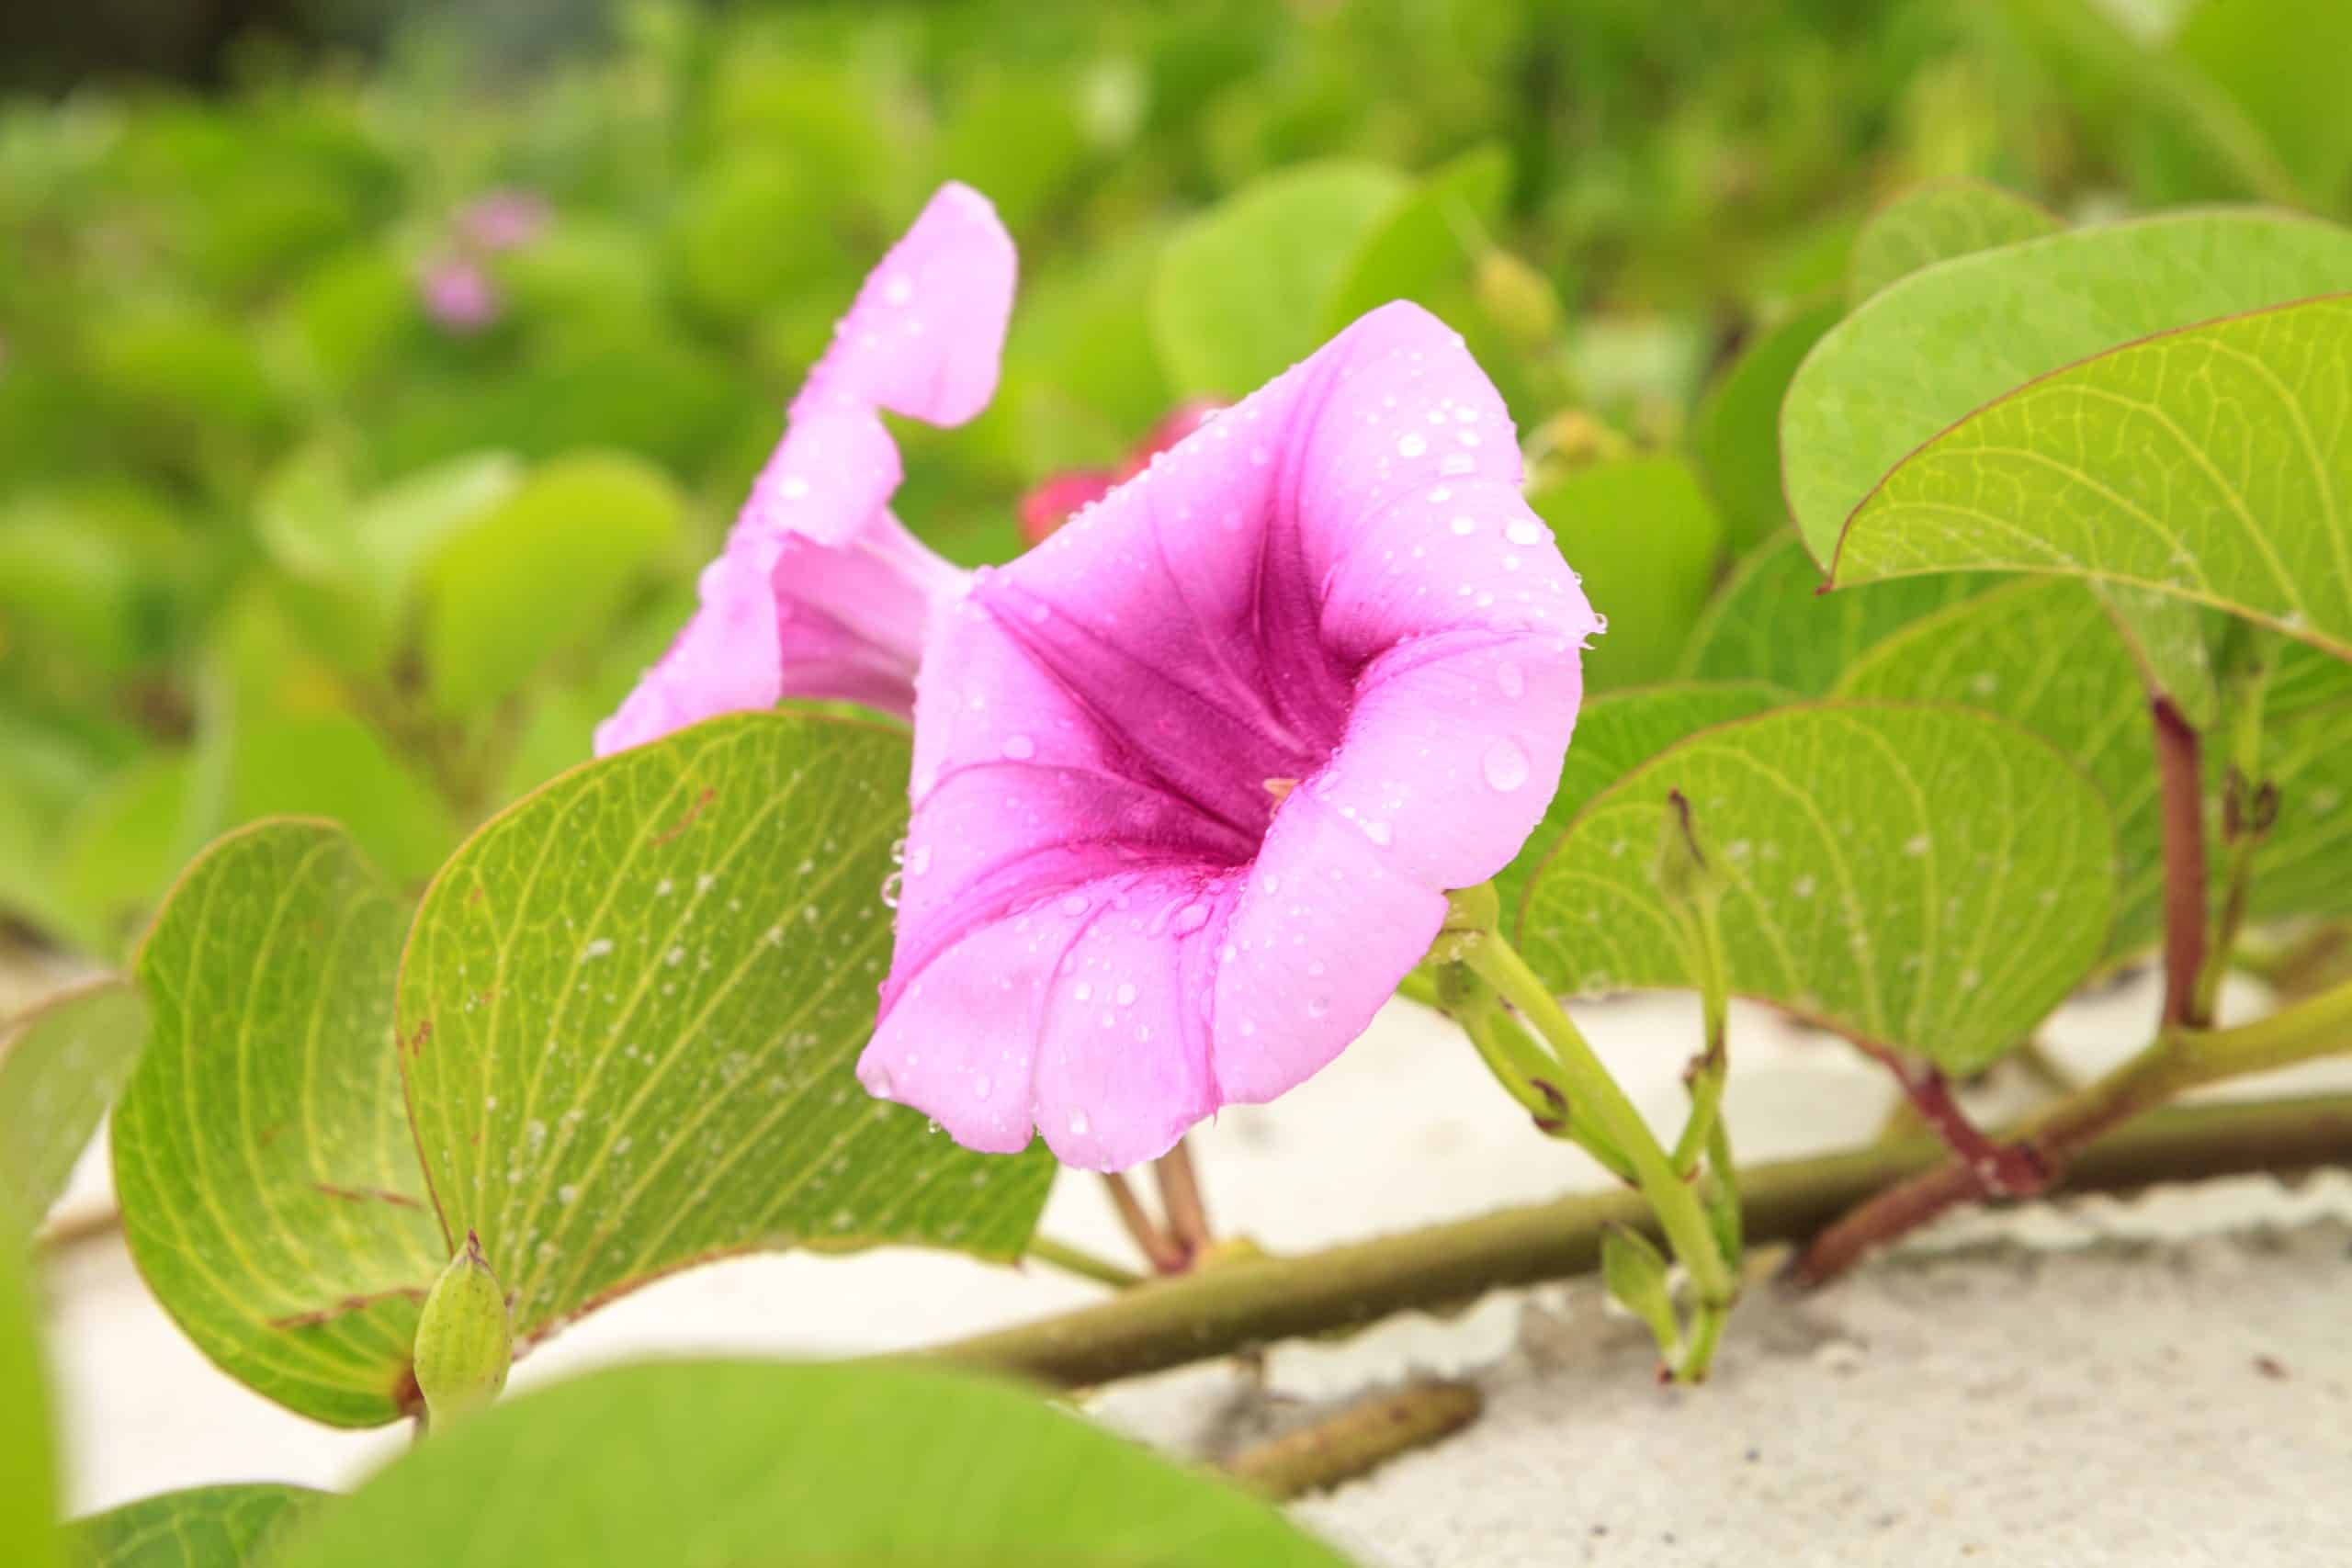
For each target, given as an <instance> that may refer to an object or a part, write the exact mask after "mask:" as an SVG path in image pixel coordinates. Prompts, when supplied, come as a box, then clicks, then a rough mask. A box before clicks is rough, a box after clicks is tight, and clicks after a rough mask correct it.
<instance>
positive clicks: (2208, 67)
mask: <svg viewBox="0 0 2352 1568" xmlns="http://www.w3.org/2000/svg"><path fill="white" fill-rule="evenodd" d="M2174 49H2175V51H2176V52H2177V53H2178V54H2179V55H2180V56H2181V58H2182V59H2183V60H2185V61H2187V62H2189V63H2191V64H2193V65H2195V66H2196V67H2197V68H2198V69H2199V71H2201V72H2202V73H2204V75H2205V76H2206V77H2207V78H2208V79H2209V80H2211V81H2212V82H2213V83H2214V84H2215V85H2217V86H2219V87H2220V88H2221V89H2222V91H2224V92H2225V93H2227V94H2228V95H2229V96H2230V97H2231V98H2233V100H2235V102H2236V103H2237V105H2238V107H2241V108H2242V109H2244V110H2245V116H2246V118H2248V119H2250V120H2252V121H2253V122H2254V123H2255V124H2256V125H2257V126H2259V127H2260V128H2261V129H2262V130H2263V131H2264V132H2265V134H2266V136H2267V140H2268V141H2269V143H2270V145H2271V147H2273V148H2274V149H2276V150H2277V152H2278V156H2279V158H2280V160H2281V161H2283V162H2284V163H2286V164H2288V166H2289V167H2290V168H2291V169H2293V170H2294V172H2295V174H2296V176H2297V177H2298V179H2299V180H2300V182H2301V186H2302V188H2303V189H2305V190H2307V191H2309V192H2311V193H2312V195H2313V196H2314V197H2317V198H2318V199H2319V200H2320V201H2321V202H2322V203H2323V204H2324V205H2326V206H2329V207H2335V206H2337V205H2340V204H2341V202H2342V201H2343V198H2344V197H2345V194H2346V192H2345V182H2346V179H2347V178H2348V177H2352V115H2346V113H2345V112H2344V67H2345V62H2346V61H2347V60H2352V6H2346V5H2344V4H2343V0H2204V3H2203V4H2199V5H2193V6H2190V7H2189V10H2188V17H2187V19H2186V20H2185V21H2184V22H2183V23H2182V25H2181V29H2180V34H2179V37H2178V38H2177V39H2175V40H2174Z"/></svg>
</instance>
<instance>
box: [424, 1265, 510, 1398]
mask: <svg viewBox="0 0 2352 1568" xmlns="http://www.w3.org/2000/svg"><path fill="white" fill-rule="evenodd" d="M415 1358H416V1386H417V1388H418V1390H419V1391H420V1392H421V1393H423V1394H424V1407H425V1410H426V1412H427V1413H428V1415H429V1416H430V1417H431V1420H432V1422H433V1423H434V1424H435V1425H436V1426H437V1425H440V1424H442V1423H444V1422H447V1421H454V1420H456V1419H457V1418H458V1417H459V1416H465V1415H467V1414H469V1413H470V1412H472V1411H475V1410H479V1409H481V1407H482V1406H483V1405H486V1404H489V1403H490V1402H491V1401H492V1400H493V1399H496V1398H497V1397H498V1392H499V1390H501V1389H503V1388H504V1387H505V1386H506V1371H507V1368H508V1367H510V1366H511V1365H513V1364H514V1360H515V1330H514V1325H513V1323H512V1322H511V1321H510V1319H509V1317H508V1314H507V1310H506V1296H505V1292H503V1291H501V1290H500V1289H499V1287H498V1277H497V1276H496V1275H494V1274H492V1272H491V1271H490V1259H488V1258H484V1257H483V1256H482V1251H481V1237H479V1236H477V1235H474V1233H473V1232H471V1231H468V1232H467V1233H466V1249H465V1250H464V1251H463V1252H460V1253H459V1254H458V1256H457V1257H455V1258H451V1259H449V1266H448V1267H447V1269H443V1270H442V1271H441V1278H440V1279H439V1280H435V1282H434V1286H433V1293H432V1294H431V1295H429V1296H427V1297H425V1298H424V1316H422V1317H421V1318H419V1319H418V1320H417V1325H416V1349H415Z"/></svg>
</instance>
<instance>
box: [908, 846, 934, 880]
mask: <svg viewBox="0 0 2352 1568" xmlns="http://www.w3.org/2000/svg"><path fill="white" fill-rule="evenodd" d="M930 869H931V846H930V845H929V844H918V845H916V846H915V847H914V849H913V850H912V851H910V852H909V853H908V855H907V874H908V875H909V876H921V875H922V874H923V873H924V872H926V871H929V870H930Z"/></svg>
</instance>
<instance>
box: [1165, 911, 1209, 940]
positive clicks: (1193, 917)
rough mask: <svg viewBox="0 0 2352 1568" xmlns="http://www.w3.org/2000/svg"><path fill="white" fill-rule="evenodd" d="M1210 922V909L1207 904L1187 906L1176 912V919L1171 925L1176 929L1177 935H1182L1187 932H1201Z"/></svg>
mask: <svg viewBox="0 0 2352 1568" xmlns="http://www.w3.org/2000/svg"><path fill="white" fill-rule="evenodd" d="M1208 922H1209V907H1208V906H1207V905H1206V904H1187V905H1185V906H1184V907H1183V908H1181V909H1179V910H1177V911H1176V919H1174V920H1172V921H1170V925H1172V926H1173V927H1174V929H1175V931H1176V932H1177V934H1179V935H1182V934H1183V933H1185V932H1187V931H1199V930H1200V929H1201V928H1202V927H1203V926H1204V925H1206V924H1208Z"/></svg>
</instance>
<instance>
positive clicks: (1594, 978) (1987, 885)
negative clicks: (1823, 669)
mask: <svg viewBox="0 0 2352 1568" xmlns="http://www.w3.org/2000/svg"><path fill="white" fill-rule="evenodd" d="M1673 790H1679V791H1680V792H1681V793H1682V795H1684V796H1685V797H1686V798H1687V799H1688V800H1689V801H1690V803H1691V818H1692V823H1693V827H1694V829H1695V830H1696V831H1697V832H1698V834H1699V835H1700V840H1701V842H1702V845H1704V846H1705V847H1707V848H1708V849H1709V850H1710V851H1711V852H1713V853H1714V854H1715V855H1716V857H1717V860H1718V863H1720V864H1721V866H1722V867H1723V870H1724V874H1725V877H1726V879H1727V882H1728V886H1727V888H1726V890H1725V893H1724V903H1723V908H1722V914H1721V919H1722V924H1723V937H1724V952H1725V956H1726V959H1727V961H1728V964H1729V968H1730V975H1731V984H1732V989H1733V990H1735V991H1736V992H1738V993H1740V994H1742V995H1745V996H1749V997H1753V998H1758V999H1759V1000H1762V1001H1767V1002H1771V1003H1774V1004H1776V1005H1778V1006H1780V1007H1781V1008H1784V1009H1786V1010H1789V1011H1791V1012H1792V1013H1794V1014H1796V1015H1798V1016H1800V1017H1803V1018H1806V1019H1809V1020H1812V1021H1815V1022H1817V1023H1819V1024H1821V1025H1823V1026H1824V1027H1826V1028H1829V1029H1832V1030H1836V1031H1838V1032H1842V1033H1845V1034H1847V1035H1849V1036H1851V1037H1854V1038H1857V1039H1860V1040H1864V1041H1869V1042H1872V1043H1876V1044H1878V1045H1880V1046H1883V1047H1889V1048H1894V1049H1898V1050H1905V1051H1913V1052H1917V1053H1919V1054H1920V1055H1924V1056H1925V1057H1926V1058H1927V1059H1928V1060H1929V1061H1932V1062H1934V1063H1935V1064H1936V1065H1938V1066H1941V1067H1943V1068H1945V1069H1947V1070H1948V1071H1952V1072H1968V1071H1973V1070H1975V1069H1976V1068H1979V1067H1981V1066H1985V1064H1986V1063H1988V1062H1991V1061H1993V1060H1994V1059H1996V1057H1998V1056H2000V1055H2002V1054H2003V1053H2004V1052H2006V1051H2007V1050H2008V1049H2010V1048H2011V1047H2012V1046H2014V1045H2016V1044H2017V1043H2018V1041H2020V1040H2021V1039H2023V1038H2024V1037H2025V1035H2026V1033H2027V1032H2028V1031H2029V1030H2030V1029H2031V1028H2032V1027H2033V1026H2034V1025H2035V1024H2037V1023H2039V1022H2040V1021H2041V1019H2042V1018H2043V1016H2044V1015H2045V1014H2047V1013H2048V1012H2049V1010H2051V1009H2052V1008H2053V1007H2055V1006H2057V1004H2058V1003H2059V1002H2060V1001H2062V1000H2064V998H2065V996H2066V994H2067V993H2068V992H2069V991H2071V990H2072V989H2074V987H2075V985H2076V984H2077V983H2078V982H2079V981H2080V980H2081V979H2082V978H2083V976H2085V975H2086V973H2087V972H2088V971H2089V969H2090V967H2091V965H2092V964H2094V963H2095V962H2096V961H2097V960H2098V956H2099V953H2101V951H2102V950H2103V949H2104V946H2105V944H2106V941H2107V933H2108V928H2109V921H2110V919H2111V916H2112V913H2113V905H2114V894H2115V886H2114V881H2115V879H2114V867H2115V829H2114V825H2113V823H2112V821H2111V820H2110V819H2109V813H2108V809H2107V807H2106V805H2105V803H2104V802H2103V801H2101V800H2100V798H2099V795H2098V790H2097V789H2096V788H2094V787H2093V786H2092V784H2091V783H2090V781H2089V780H2088V779H2086V778H2085V777H2084V776H2083V775H2082V774H2081V773H2080V772H2078V771H2077V770H2076V769H2075V767H2074V766H2073V765H2072V764H2071V763H2069V762H2068V761H2066V760H2065V759H2064V758H2063V757H2061V756H2060V755H2059V754H2058V753H2057V752H2056V751H2055V750H2052V748H2051V747H2050V746H2049V745H2048V744H2047V743H2046V742H2044V741H2042V740H2041V739H2037V738H2035V737H2034V736H2031V735H2029V734H2027V733H2026V732H2025V731H2024V730H2022V729H2019V728H2017V727H2016V726H2015V725H2012V724H2009V723H2007V722H2005V721H2003V720H2000V719H1996V718H1993V717H1990V716H1986V715H1984V714H1978V713H1972V712H1970V711H1968V710H1966V709H1963V708H1956V707H1915V706H1898V705H1879V704H1819V705H1804V706H1799V707H1790V708H1781V709H1778V710H1775V711H1773V712H1770V713H1766V714H1762V715H1760V716H1757V717H1755V718H1749V719H1743V720H1739V721H1737V722H1735V723H1731V724H1726V725H1722V726H1719V727H1717V728H1713V729H1710V730H1707V731H1704V732H1703V733H1702V734H1700V735H1697V736H1694V737H1693V738H1691V739H1689V740H1686V741H1683V742H1682V743H1681V744H1679V745H1678V746H1674V747H1670V748H1668V750H1666V751H1664V752H1661V753H1660V754H1659V755H1658V756H1657V757H1655V758H1653V759H1652V760H1651V761H1648V762H1647V763H1645V764H1644V765H1643V766H1642V767H1640V768H1637V769H1636V770H1634V772H1633V773H1629V774H1627V775H1626V776H1625V777H1624V778H1623V779H1621V780H1620V781H1619V782H1618V783H1617V784H1614V785H1612V786H1611V788H1610V789H1608V790H1607V791H1605V792H1604V793H1603V794H1601V795H1600V796H1599V797H1597V798H1596V799H1594V800H1593V801H1592V802H1591V804H1589V806H1587V807H1585V809H1584V811H1583V812H1582V813H1581V814H1580V815H1578V817H1577V819H1576V821H1575V823H1574V824H1573V825H1572V826H1571V827H1570V828H1569V829H1568V831H1567V833H1566V835H1565V836H1563V837H1562V839H1561V840H1560V841H1559V843H1558V844H1557V845H1555V847H1554V849H1553V852H1552V853H1551V854H1550V856H1549V857H1547V858H1546V859H1545V861H1544V863H1543V865H1542V866H1541V867H1540V868H1538V870H1537V871H1536V873H1535V875H1534V878H1533V880H1532V883H1531V885H1530V887H1529V889H1528V893H1527V896H1526V901H1525V905H1524V909H1525V913H1524V915H1523V918H1522V919H1521V926H1520V931H1519V938H1520V944H1521V950H1522V951H1523V952H1525V953H1526V954H1527V956H1528V959H1529V962H1531V963H1532V964H1535V965H1536V967H1537V969H1538V971H1539V972H1540V973H1541V974H1543V975H1544V976H1545V978H1546V979H1548V980H1549V981H1550V982H1551V983H1552V984H1553V985H1554V986H1555V987H1556V988H1558V989H1559V990H1560V991H1562V992H1563V993H1564V994H1574V993H1587V994H1589V993H1596V992H1603V991H1611V990H1622V989H1626V988H1634V987H1679V986H1682V985H1684V984H1686V983H1687V979H1686V971H1685V963H1686V960H1685V957H1684V944H1683V943H1682V942H1680V941H1679V939H1678V935H1677V931H1676V929H1675V926H1674V922H1673V919H1672V918H1671V916H1670V915H1669V914H1668V911H1667V910H1666V908H1664V906H1663V904H1662V902H1661V900H1660V897H1659V894H1658V890H1657V886H1656V883H1655V879H1654V861H1655V853H1654V852H1655V849H1656V846H1657V842H1658V838H1659V834H1660V832H1661V831H1662V829H1663V828H1664V825H1665V824H1664V814H1665V812H1666V811H1667V810H1668V805H1667V797H1668V792H1669V791H1673Z"/></svg>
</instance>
